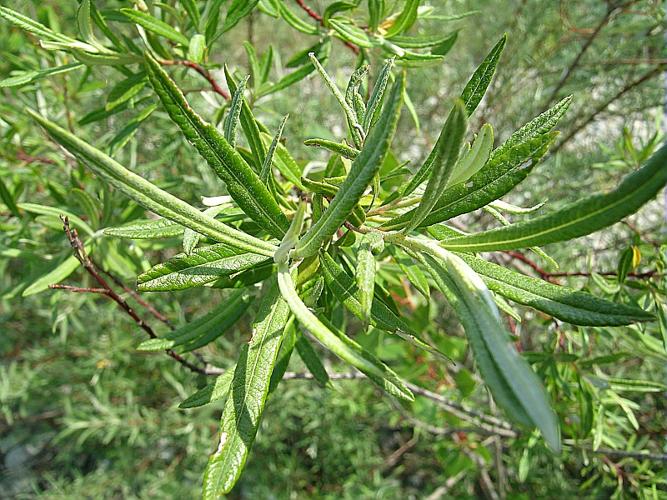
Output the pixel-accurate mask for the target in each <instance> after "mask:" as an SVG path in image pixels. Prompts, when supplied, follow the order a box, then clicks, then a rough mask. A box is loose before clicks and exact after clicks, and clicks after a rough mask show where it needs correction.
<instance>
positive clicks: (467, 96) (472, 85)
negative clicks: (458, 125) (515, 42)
mask: <svg viewBox="0 0 667 500" xmlns="http://www.w3.org/2000/svg"><path fill="white" fill-rule="evenodd" d="M505 42H507V35H503V37H502V38H501V39H500V40H499V41H498V43H496V45H495V46H494V47H493V48H492V49H491V52H489V53H488V55H487V56H486V58H485V59H484V61H482V64H480V65H479V67H478V68H477V69H476V70H475V72H474V73H473V75H472V77H470V80H469V81H468V83H467V84H466V86H465V88H464V89H463V93H462V94H461V99H462V100H463V102H464V103H465V107H466V111H467V112H468V116H470V115H472V113H473V111H475V109H477V106H478V105H479V103H480V102H481V101H482V98H483V97H484V94H486V89H488V88H489V85H490V84H491V80H492V79H493V74H494V73H495V72H496V66H497V65H498V59H500V55H501V54H502V53H503V49H504V48H505Z"/></svg>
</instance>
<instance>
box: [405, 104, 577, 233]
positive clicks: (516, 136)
mask: <svg viewBox="0 0 667 500" xmlns="http://www.w3.org/2000/svg"><path fill="white" fill-rule="evenodd" d="M571 101H572V97H571V96H570V97H566V98H564V99H563V100H561V101H560V102H558V103H557V104H555V105H554V106H553V107H551V108H549V109H548V110H547V111H545V112H544V113H542V114H540V115H538V116H537V117H535V118H533V119H532V120H531V121H530V122H528V123H526V124H525V125H524V126H523V127H521V128H520V129H519V130H517V131H516V132H514V133H513V134H512V135H511V136H510V138H509V139H507V141H505V143H504V144H503V145H502V146H500V147H499V148H498V149H496V150H495V151H494V152H493V154H492V155H491V160H493V159H499V158H500V157H502V155H504V154H506V153H508V152H509V151H511V150H515V149H517V148H518V147H519V146H521V145H522V144H528V143H530V142H531V141H532V140H533V139H535V140H537V138H540V137H544V136H545V135H546V134H547V133H548V132H550V131H551V130H552V129H553V128H554V127H555V126H556V124H557V123H558V121H559V120H560V119H561V118H562V116H563V115H564V114H565V112H566V111H567V108H568V107H569V105H570V102H571ZM434 156H435V150H432V151H431V153H430V154H429V156H428V157H427V158H426V160H425V161H424V163H423V164H422V166H421V167H420V168H419V170H418V171H417V173H416V174H415V176H414V177H413V178H412V180H411V181H410V183H409V184H408V186H407V187H406V188H405V191H404V193H403V195H404V196H406V195H408V194H410V193H412V192H413V191H414V190H415V189H417V187H419V185H420V184H421V183H422V182H424V181H425V180H426V176H427V175H428V172H429V170H430V168H431V164H432V163H433V157H434ZM489 163H490V162H489ZM488 168H489V170H490V169H491V167H490V166H489V167H488ZM526 175H527V173H526ZM523 178H525V176H524V177H523ZM523 178H522V179H521V180H523ZM477 180H478V181H481V180H484V179H479V178H478V179H477ZM487 182H490V181H487ZM518 182H520V181H517V183H518ZM514 185H516V183H515V184H514ZM484 186H485V184H480V185H478V186H477V189H479V188H480V187H484ZM463 187H465V186H463ZM463 187H462V186H457V188H458V189H459V190H460V191H462V189H463ZM448 194H451V195H452V196H451V198H452V199H453V200H457V199H458V198H459V197H460V196H462V195H463V194H465V193H462V192H459V193H454V192H453V191H452V192H451V193H448ZM443 203H444V200H443ZM466 206H467V204H466ZM480 206H483V205H480ZM480 206H477V207H475V208H472V209H470V210H475V209H476V208H480ZM470 210H468V211H470ZM461 213H465V212H459V214H461ZM456 215H458V214H456ZM449 217H454V215H451V216H449ZM442 220H446V219H440V221H442Z"/></svg>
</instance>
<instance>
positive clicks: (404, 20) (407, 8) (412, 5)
mask: <svg viewBox="0 0 667 500" xmlns="http://www.w3.org/2000/svg"><path fill="white" fill-rule="evenodd" d="M419 2H420V0H405V5H404V6H403V10H402V11H401V13H400V14H399V15H398V17H397V18H396V19H395V20H394V22H393V23H392V25H391V26H390V27H389V29H388V30H387V32H386V33H385V37H387V38H391V37H393V36H395V35H399V34H401V33H405V32H406V31H407V30H409V29H410V27H411V26H412V25H413V24H414V23H415V21H416V20H417V11H418V10H419Z"/></svg>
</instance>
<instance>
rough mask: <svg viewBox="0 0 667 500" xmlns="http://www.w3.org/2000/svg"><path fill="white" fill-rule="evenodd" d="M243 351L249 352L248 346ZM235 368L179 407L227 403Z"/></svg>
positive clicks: (231, 368)
mask: <svg viewBox="0 0 667 500" xmlns="http://www.w3.org/2000/svg"><path fill="white" fill-rule="evenodd" d="M241 349H242V350H247V349H248V346H247V345H244V346H243V347H242V348H241ZM235 368H236V366H232V367H230V368H228V369H227V370H225V373H223V374H222V375H218V376H217V377H216V378H215V380H214V381H213V382H211V383H210V384H207V385H205V386H204V387H202V388H201V389H199V390H198V391H197V392H195V393H194V394H192V395H191V396H189V397H188V398H186V399H184V400H183V402H182V403H181V404H179V405H178V407H179V408H181V409H184V410H185V409H188V408H197V407H199V406H204V405H207V404H209V403H214V402H216V401H220V400H225V401H226V400H227V397H228V396H229V389H230V387H231V386H232V379H233V378H234V369H235Z"/></svg>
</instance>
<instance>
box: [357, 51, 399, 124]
mask: <svg viewBox="0 0 667 500" xmlns="http://www.w3.org/2000/svg"><path fill="white" fill-rule="evenodd" d="M393 66H394V58H393V57H392V58H391V59H387V60H386V61H385V63H384V65H383V66H382V69H381V70H380V74H379V75H378V78H377V81H376V82H375V85H373V91H372V92H371V96H370V98H369V99H368V105H367V106H366V114H365V115H364V123H363V126H364V130H365V131H366V132H368V131H369V130H370V129H371V128H372V127H373V125H375V122H377V120H378V118H380V111H381V110H382V103H383V102H384V98H385V90H387V84H388V83H389V76H390V75H391V68H392V67H393Z"/></svg>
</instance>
